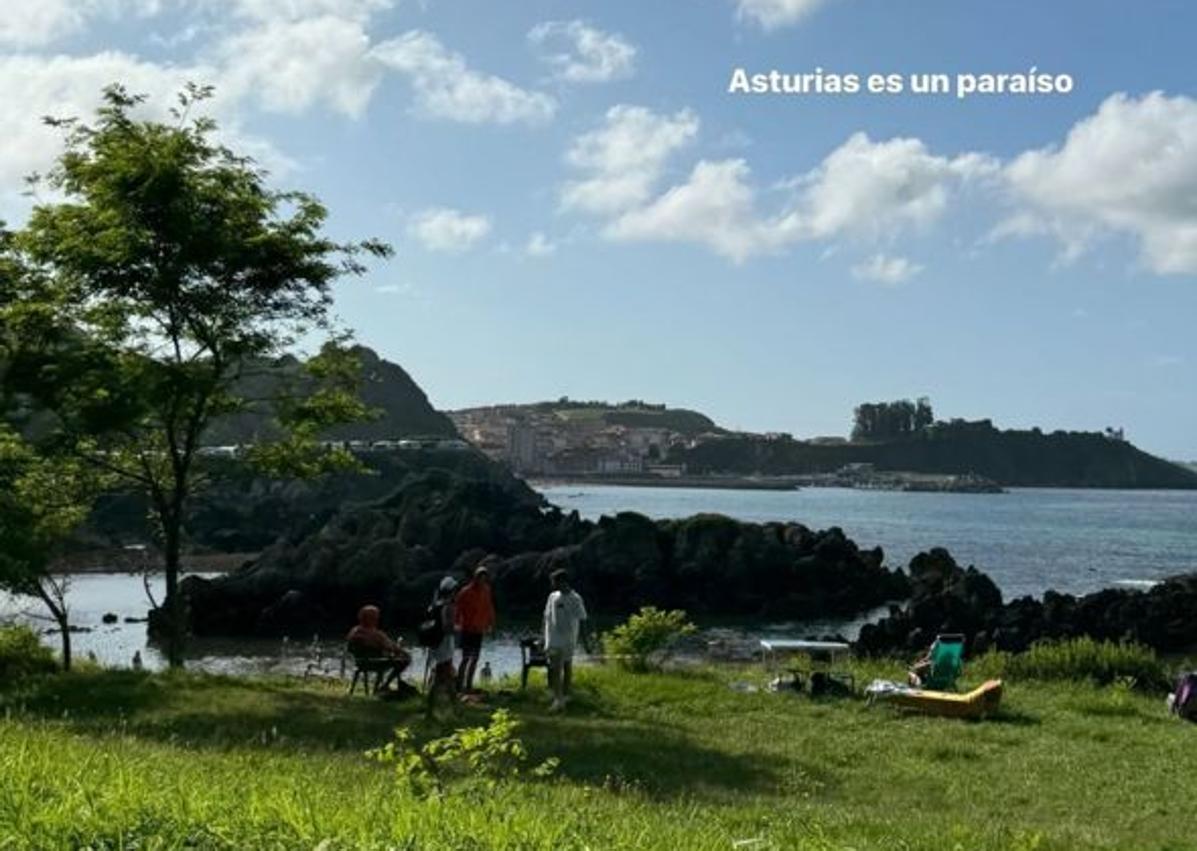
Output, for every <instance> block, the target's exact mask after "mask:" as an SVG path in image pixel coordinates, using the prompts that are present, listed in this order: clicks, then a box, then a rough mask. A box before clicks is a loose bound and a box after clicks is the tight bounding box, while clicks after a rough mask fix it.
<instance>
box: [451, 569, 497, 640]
mask: <svg viewBox="0 0 1197 851" xmlns="http://www.w3.org/2000/svg"><path fill="white" fill-rule="evenodd" d="M455 609H456V612H455V616H454V626H456V627H457V628H458V629H459V630H461V631H462V632H490V631H491V630H492V629H494V626H495V602H494V599H493V598H492V597H491V593H490V584H489V583H483V582H479V581H478V580H476V579H475V580H473V581H472V582H470V583H469V584H467V585H466V586H465V587H464V588H462V589H461V590H460V591H458V592H457V601H456V606H455Z"/></svg>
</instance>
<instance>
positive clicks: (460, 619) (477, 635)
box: [453, 556, 497, 694]
mask: <svg viewBox="0 0 1197 851" xmlns="http://www.w3.org/2000/svg"><path fill="white" fill-rule="evenodd" d="M495 561H497V559H495V558H493V557H491V556H487V557H486V558H484V559H483V560H482V561H481V562H480V563H479V564H478V567H477V568H476V569H475V570H474V578H473V579H471V580H470V581H469V582H468V583H466V585H465V587H464V588H462V589H461V590H460V591H458V592H457V599H456V601H455V602H454V607H453V608H454V618H455V621H456V623H455V626H456V627H457V633H458V645H459V646H460V647H461V667H459V668H458V669H457V691H458V692H459V693H461V694H469V693H470V692H471V691H473V690H474V672H475V671H476V670H477V668H478V657H479V656H481V655H482V637H483V636H484V635H486V634H487V633H489V632H492V631H493V630H494V628H495V603H494V597H493V595H492V594H491V586H490V570H489V568H488V565H490V564H493V563H494V562H495Z"/></svg>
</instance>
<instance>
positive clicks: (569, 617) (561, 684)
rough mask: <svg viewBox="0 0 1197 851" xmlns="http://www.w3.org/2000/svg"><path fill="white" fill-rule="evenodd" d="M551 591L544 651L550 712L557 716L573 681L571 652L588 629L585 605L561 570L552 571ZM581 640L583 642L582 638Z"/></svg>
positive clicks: (545, 628)
mask: <svg viewBox="0 0 1197 851" xmlns="http://www.w3.org/2000/svg"><path fill="white" fill-rule="evenodd" d="M550 581H551V582H552V585H553V590H552V592H551V593H550V594H549V599H548V601H547V602H546V603H545V607H544V649H545V654H546V655H547V656H548V659H549V689H550V690H551V691H552V693H553V702H552V705H551V706H550V709H551V710H552V711H554V712H558V711H560V710H562V709H564V708H565V704H566V702H568V700H569V691H570V686H571V685H572V681H573V663H574V651H575V650H576V649H577V647H578V638H579V635H580V634H582V633H583V630H585V629H587V628H588V627H589V624H588V623H587V620H586V604H585V603H583V602H582V596H581V595H580V594H579V593H578V592H577V591H575V590H573V588H572V587H570V584H569V575H568V574H567V573H566V572H565V571H564V570H555V571H553V574H552V576H551V577H550ZM584 640H585V638H584Z"/></svg>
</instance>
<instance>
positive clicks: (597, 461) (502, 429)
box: [448, 399, 726, 478]
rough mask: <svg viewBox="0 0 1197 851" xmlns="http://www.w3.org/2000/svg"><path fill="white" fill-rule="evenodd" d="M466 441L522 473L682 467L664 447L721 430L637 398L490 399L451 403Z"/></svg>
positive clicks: (677, 472) (674, 472) (673, 473)
mask: <svg viewBox="0 0 1197 851" xmlns="http://www.w3.org/2000/svg"><path fill="white" fill-rule="evenodd" d="M448 414H449V418H450V419H452V420H453V424H454V425H455V426H457V430H458V431H459V432H460V433H461V435H462V437H464V438H465V439H466V440H467V441H469V442H470V443H472V444H473V445H474V446H475V447H477V448H478V449H479V450H481V451H482V452H484V453H485V454H486V455H488V456H490V457H491V458H492V459H494V460H496V461H502V462H504V463H506V464H507V465H508V466H509V467H510V468H511V469H512V471H513V472H515V473H516V474H518V475H521V476H524V477H553V476H587V475H640V474H648V475H653V476H659V477H662V478H677V477H681V476H683V475H685V473H686V468H685V465H684V464H671V463H667V461H666V459H667V458H668V455H669V452H670V449H671V448H673V447H675V446H678V447H691V446H695V445H697V444H698V443H700V442H702V441H704V440H711V439H717V438H719V437H721V436H722V435H724V434H726V432H725V431H723V430H722V429H720V428H719V427H718V426H716V425H715V424H714V423H713V422H711V421H710V420H709V419H707V418H706V417H704V416H703V415H701V414H698V413H695V412H692V411H669V410H667V409H666V408H665V407H664V406H653V405H646V404H643V403H625V404H623V405H601V404H598V403H571V402H570V401H569V400H568V399H561V400H559V401H558V402H557V403H547V402H545V403H539V404H532V405H494V406H489V407H483V408H466V409H463V410H459V411H449V412H448Z"/></svg>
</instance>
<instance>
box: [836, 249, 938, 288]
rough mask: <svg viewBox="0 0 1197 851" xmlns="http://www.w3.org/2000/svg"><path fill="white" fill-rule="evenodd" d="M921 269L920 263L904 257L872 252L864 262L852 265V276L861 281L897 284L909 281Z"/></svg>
mask: <svg viewBox="0 0 1197 851" xmlns="http://www.w3.org/2000/svg"><path fill="white" fill-rule="evenodd" d="M922 271H923V267H922V266H921V265H920V264H918V263H913V262H911V261H910V260H909V259H908V258H906V257H891V256H889V255H886V254H874V255H873V256H872V257H870V258H869V259H868V260H866V261H865V262H863V263H858V264H856V265H855V266H853V267H852V276H853V277H855V278H857V279H858V280H861V281H873V282H875V283H878V284H885V285H887V286H897V285H898V284H901V283H904V282H906V281H909V280H910V279H911V278H913V277H915V276H917V275H918V274H919V273H920V272H922Z"/></svg>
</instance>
